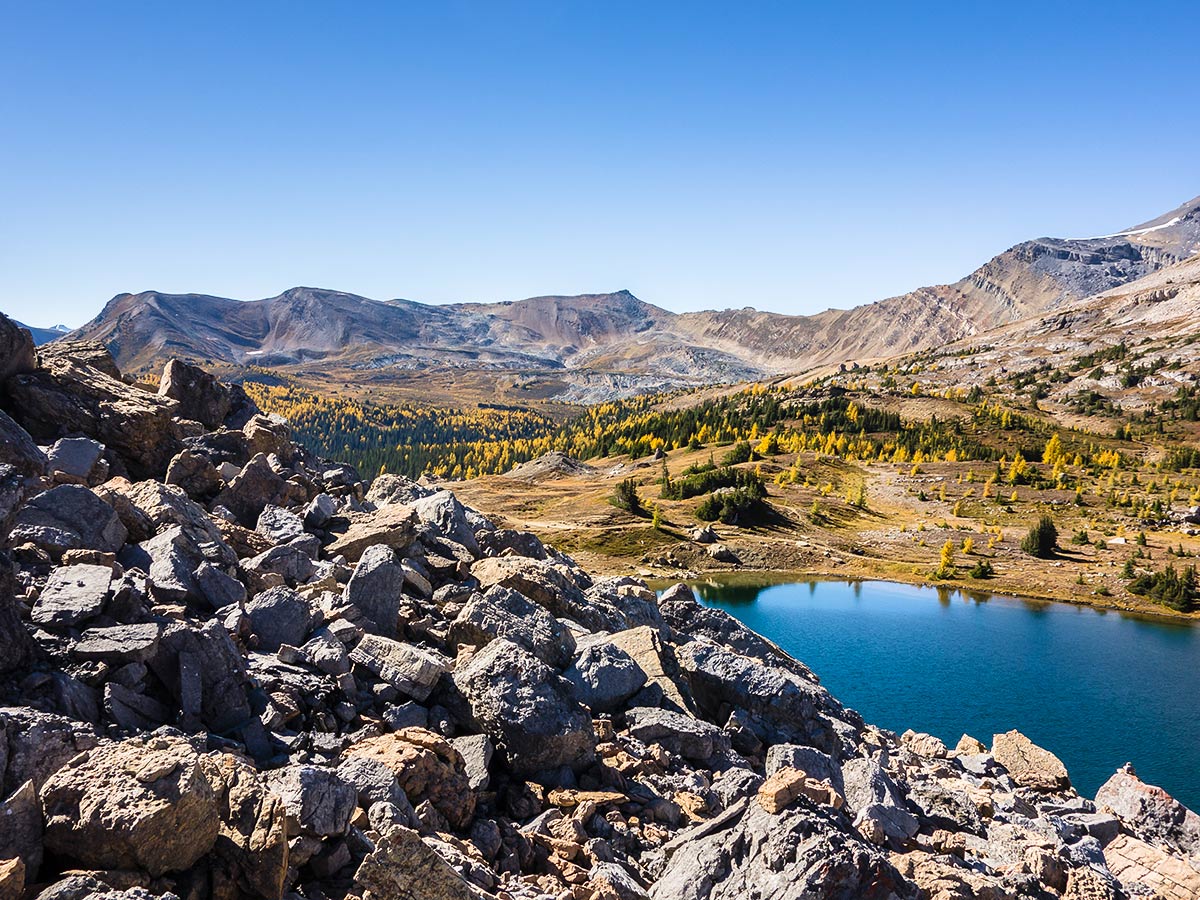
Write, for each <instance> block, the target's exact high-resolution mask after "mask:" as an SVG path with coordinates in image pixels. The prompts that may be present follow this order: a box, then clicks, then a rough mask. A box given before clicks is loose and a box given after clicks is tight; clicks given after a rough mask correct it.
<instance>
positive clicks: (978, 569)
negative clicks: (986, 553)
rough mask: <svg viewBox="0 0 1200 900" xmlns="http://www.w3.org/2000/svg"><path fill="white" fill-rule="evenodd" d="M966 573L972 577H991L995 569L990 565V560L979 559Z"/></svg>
mask: <svg viewBox="0 0 1200 900" xmlns="http://www.w3.org/2000/svg"><path fill="white" fill-rule="evenodd" d="M967 574H968V575H970V576H971V577H972V578H991V577H992V576H993V575H995V574H996V570H995V569H994V568H993V567H992V564H991V562H989V561H988V560H986V559H981V560H980V561H979V562H977V563H975V565H974V566H972V567H971V570H970V571H969V572H967Z"/></svg>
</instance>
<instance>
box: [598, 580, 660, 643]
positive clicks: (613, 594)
mask: <svg viewBox="0 0 1200 900" xmlns="http://www.w3.org/2000/svg"><path fill="white" fill-rule="evenodd" d="M583 595H584V598H585V599H586V601H587V604H588V605H589V606H591V607H593V608H594V609H596V610H599V611H600V612H602V613H603V615H604V616H605V618H606V619H607V630H611V631H620V630H624V629H627V628H636V627H637V626H639V625H649V626H652V627H654V628H662V627H663V617H662V613H661V612H659V609H658V602H657V599H656V598H655V595H654V591H652V590H650V588H648V587H647V586H646V584H645V583H644V582H642V581H639V580H638V579H636V578H630V577H628V576H620V577H614V578H605V579H603V580H602V581H597V582H596V583H595V584H593V585H592V586H591V587H589V588H588V589H587V590H586V591H584V594H583Z"/></svg>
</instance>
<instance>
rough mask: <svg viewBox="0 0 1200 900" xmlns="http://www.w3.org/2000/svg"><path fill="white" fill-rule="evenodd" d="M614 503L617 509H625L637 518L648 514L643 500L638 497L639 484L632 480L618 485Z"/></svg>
mask: <svg viewBox="0 0 1200 900" xmlns="http://www.w3.org/2000/svg"><path fill="white" fill-rule="evenodd" d="M612 503H613V506H615V507H617V509H623V510H625V511H626V512H630V513H633V514H634V515H635V516H640V515H644V514H645V512H646V508H645V507H644V506H642V498H641V497H639V496H638V489H637V482H636V481H634V480H633V479H632V478H626V479H625V480H624V481H622V482H620V483H618V484H617V489H616V491H615V492H614V493H613V498H612Z"/></svg>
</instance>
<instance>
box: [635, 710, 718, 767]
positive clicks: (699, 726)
mask: <svg viewBox="0 0 1200 900" xmlns="http://www.w3.org/2000/svg"><path fill="white" fill-rule="evenodd" d="M625 721H626V723H627V726H628V729H629V733H630V735H632V736H633V737H635V738H637V739H638V740H639V741H641V742H642V743H644V744H661V745H662V746H664V747H666V748H667V749H668V750H670V751H671V752H672V753H676V754H678V755H680V756H684V757H687V758H688V759H690V760H692V761H693V762H696V763H701V764H703V763H708V762H711V761H712V758H713V757H714V756H716V755H717V754H718V753H721V752H722V751H725V750H728V749H729V741H728V740H727V739H726V737H725V735H724V733H723V732H722V731H721V729H720V728H717V726H715V725H713V724H711V723H709V722H704V721H701V720H700V719H695V718H692V717H691V716H687V715H684V714H683V713H678V712H675V711H674V710H670V709H659V708H657V707H647V706H640V707H634V708H633V709H629V710H626V712H625Z"/></svg>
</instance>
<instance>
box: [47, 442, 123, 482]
mask: <svg viewBox="0 0 1200 900" xmlns="http://www.w3.org/2000/svg"><path fill="white" fill-rule="evenodd" d="M46 470H47V471H49V472H51V473H53V474H54V476H55V480H56V481H67V482H70V483H73V484H86V485H93V486H94V485H97V484H99V483H100V482H101V481H103V480H104V479H105V478H106V477H107V476H108V463H107V462H106V461H105V459H104V445H103V444H101V443H100V442H99V441H94V440H92V439H91V438H86V437H67V438H59V439H58V440H57V441H55V442H54V445H53V446H52V447H51V448H50V450H49V452H47V454H46Z"/></svg>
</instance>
